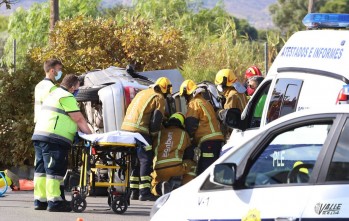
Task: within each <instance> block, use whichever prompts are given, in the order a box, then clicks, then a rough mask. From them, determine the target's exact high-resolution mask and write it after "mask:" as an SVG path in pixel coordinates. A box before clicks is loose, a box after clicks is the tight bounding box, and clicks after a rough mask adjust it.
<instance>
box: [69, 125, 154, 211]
mask: <svg viewBox="0 0 349 221" xmlns="http://www.w3.org/2000/svg"><path fill="white" fill-rule="evenodd" d="M79 136H80V137H81V138H82V139H83V140H84V145H80V146H75V147H76V148H77V152H78V153H79V152H80V153H81V160H80V164H79V165H80V181H79V185H78V186H76V187H74V188H73V190H72V201H71V206H72V209H73V211H74V212H83V211H84V210H85V209H86V206H87V202H86V197H87V195H88V193H89V190H91V189H92V190H94V189H95V188H96V187H108V204H109V206H110V207H111V209H112V210H113V211H114V212H115V213H117V214H123V213H124V212H125V211H126V210H127V208H128V206H129V205H130V182H129V178H130V173H131V168H132V162H134V159H135V158H136V148H137V147H138V146H140V145H148V143H147V141H146V140H144V138H143V137H142V136H141V135H140V134H139V133H131V132H126V131H114V132H109V133H104V134H90V135H87V134H82V133H79ZM100 169H107V170H108V178H109V179H108V181H106V182H103V181H101V180H96V176H95V174H96V173H98V171H99V170H100Z"/></svg>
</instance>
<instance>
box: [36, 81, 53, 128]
mask: <svg viewBox="0 0 349 221" xmlns="http://www.w3.org/2000/svg"><path fill="white" fill-rule="evenodd" d="M56 88H57V87H56V85H54V83H53V82H52V81H51V80H50V79H47V78H45V79H44V80H42V81H40V82H39V83H38V84H37V85H36V86H35V92H34V96H35V97H34V99H35V101H34V123H36V121H37V119H38V117H39V116H40V111H41V107H42V103H43V102H44V100H45V99H46V97H47V96H48V95H49V94H50V92H52V91H53V90H54V89H56Z"/></svg>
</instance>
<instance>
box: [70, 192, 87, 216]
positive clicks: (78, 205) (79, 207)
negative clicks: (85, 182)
mask: <svg viewBox="0 0 349 221" xmlns="http://www.w3.org/2000/svg"><path fill="white" fill-rule="evenodd" d="M86 204H87V203H86V199H83V198H82V196H81V195H73V198H72V200H71V208H72V209H73V211H74V212H76V213H81V212H83V211H84V210H85V209H86Z"/></svg>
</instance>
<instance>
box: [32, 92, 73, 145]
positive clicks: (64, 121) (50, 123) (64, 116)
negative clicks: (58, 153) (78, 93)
mask: <svg viewBox="0 0 349 221" xmlns="http://www.w3.org/2000/svg"><path fill="white" fill-rule="evenodd" d="M64 97H73V98H74V96H73V95H72V94H71V93H69V92H68V91H66V90H64V89H62V88H58V89H56V90H54V91H53V92H52V93H51V94H50V95H49V96H48V97H47V99H46V100H45V102H44V103H43V106H42V109H41V113H40V118H39V119H38V122H37V123H36V125H35V130H34V134H33V137H32V140H42V139H41V138H40V137H43V138H45V141H46V140H47V139H52V140H60V141H63V142H65V143H67V144H71V143H72V142H73V140H74V136H75V134H76V132H77V124H76V123H75V122H74V121H73V120H72V119H71V117H70V116H69V115H68V113H66V112H65V110H64V109H63V107H62V105H61V104H60V99H61V98H64Z"/></svg>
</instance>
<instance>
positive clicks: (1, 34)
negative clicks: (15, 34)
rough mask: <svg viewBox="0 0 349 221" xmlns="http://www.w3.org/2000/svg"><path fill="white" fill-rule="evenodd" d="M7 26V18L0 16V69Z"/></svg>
mask: <svg viewBox="0 0 349 221" xmlns="http://www.w3.org/2000/svg"><path fill="white" fill-rule="evenodd" d="M7 26H8V16H0V67H1V66H2V65H1V64H2V62H1V58H2V56H3V54H4V52H3V51H4V46H5V42H6V39H7V37H8V32H7Z"/></svg>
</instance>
